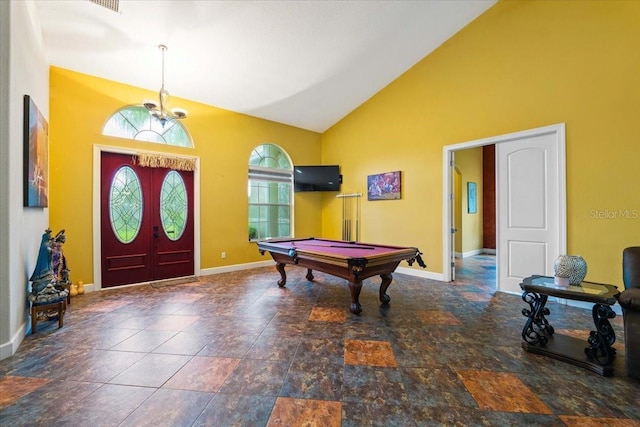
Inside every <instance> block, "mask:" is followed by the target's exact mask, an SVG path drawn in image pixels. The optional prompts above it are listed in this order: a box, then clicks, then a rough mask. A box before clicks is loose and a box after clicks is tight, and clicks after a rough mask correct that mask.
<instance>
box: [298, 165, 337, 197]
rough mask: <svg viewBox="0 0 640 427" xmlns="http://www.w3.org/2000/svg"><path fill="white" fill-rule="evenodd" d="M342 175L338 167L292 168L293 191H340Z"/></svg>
mask: <svg viewBox="0 0 640 427" xmlns="http://www.w3.org/2000/svg"><path fill="white" fill-rule="evenodd" d="M341 183H342V175H340V167H339V166H338V165H326V166H325V165H323V166H294V167H293V191H295V192H302V191H340V184H341Z"/></svg>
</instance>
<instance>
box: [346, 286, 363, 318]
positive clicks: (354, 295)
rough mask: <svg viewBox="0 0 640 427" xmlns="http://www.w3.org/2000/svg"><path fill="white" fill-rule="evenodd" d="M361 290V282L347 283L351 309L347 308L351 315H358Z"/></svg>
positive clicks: (360, 308)
mask: <svg viewBox="0 0 640 427" xmlns="http://www.w3.org/2000/svg"><path fill="white" fill-rule="evenodd" d="M361 290H362V280H358V281H355V282H352V281H349V291H350V292H351V307H350V308H349V309H350V311H351V312H352V313H353V314H360V313H361V312H362V306H361V305H360V301H359V300H358V299H359V298H360V291H361Z"/></svg>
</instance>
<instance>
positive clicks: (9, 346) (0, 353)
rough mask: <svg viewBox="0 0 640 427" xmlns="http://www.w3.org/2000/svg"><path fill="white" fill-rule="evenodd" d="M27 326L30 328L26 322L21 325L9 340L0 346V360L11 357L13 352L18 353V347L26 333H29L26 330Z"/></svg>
mask: <svg viewBox="0 0 640 427" xmlns="http://www.w3.org/2000/svg"><path fill="white" fill-rule="evenodd" d="M27 326H29V327H30V324H29V323H28V322H25V323H23V324H22V326H20V328H19V329H18V331H17V332H16V333H15V334H14V335H13V337H11V340H9V341H7V342H4V343H2V344H0V360H3V359H6V358H7V357H9V356H13V355H14V354H15V352H16V351H18V347H20V344H22V341H23V340H24V337H25V336H26V334H27V332H30V331H28V330H27Z"/></svg>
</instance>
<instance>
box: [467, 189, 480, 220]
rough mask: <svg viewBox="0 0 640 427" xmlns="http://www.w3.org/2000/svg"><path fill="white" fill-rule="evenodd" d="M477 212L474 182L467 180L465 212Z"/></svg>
mask: <svg viewBox="0 0 640 427" xmlns="http://www.w3.org/2000/svg"><path fill="white" fill-rule="evenodd" d="M477 212H478V195H477V188H476V183H475V182H467V213H470V214H474V213H477Z"/></svg>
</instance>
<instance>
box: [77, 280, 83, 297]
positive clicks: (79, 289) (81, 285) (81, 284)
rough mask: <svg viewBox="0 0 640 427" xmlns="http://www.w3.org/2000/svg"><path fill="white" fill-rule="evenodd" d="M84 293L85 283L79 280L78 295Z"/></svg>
mask: <svg viewBox="0 0 640 427" xmlns="http://www.w3.org/2000/svg"><path fill="white" fill-rule="evenodd" d="M82 294H84V284H83V283H82V281H79V282H78V295H82Z"/></svg>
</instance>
